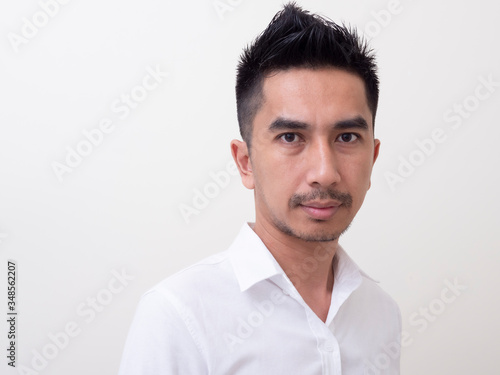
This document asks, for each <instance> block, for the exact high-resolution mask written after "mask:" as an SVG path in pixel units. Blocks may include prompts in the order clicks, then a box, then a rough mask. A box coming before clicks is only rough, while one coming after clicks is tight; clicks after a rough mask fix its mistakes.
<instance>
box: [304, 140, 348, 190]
mask: <svg viewBox="0 0 500 375" xmlns="http://www.w3.org/2000/svg"><path fill="white" fill-rule="evenodd" d="M306 157H307V165H308V171H307V182H308V184H309V185H310V186H312V187H316V188H320V187H321V188H328V187H331V186H332V185H334V184H336V183H338V182H340V174H339V170H338V164H337V160H336V157H335V153H334V150H333V145H332V144H330V142H328V141H327V140H325V141H318V142H315V143H312V144H310V146H309V149H308V153H307V156H306Z"/></svg>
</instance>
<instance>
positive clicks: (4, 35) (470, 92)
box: [0, 0, 500, 375]
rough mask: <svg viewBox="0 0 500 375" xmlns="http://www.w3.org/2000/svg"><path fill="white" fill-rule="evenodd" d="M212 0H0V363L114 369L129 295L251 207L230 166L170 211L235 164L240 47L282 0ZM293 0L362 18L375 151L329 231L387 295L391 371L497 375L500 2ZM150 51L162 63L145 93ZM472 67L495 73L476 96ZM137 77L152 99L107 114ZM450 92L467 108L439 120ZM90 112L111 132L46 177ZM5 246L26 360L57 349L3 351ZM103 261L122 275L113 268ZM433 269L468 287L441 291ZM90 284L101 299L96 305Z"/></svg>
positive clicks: (88, 123) (179, 264)
mask: <svg viewBox="0 0 500 375" xmlns="http://www.w3.org/2000/svg"><path fill="white" fill-rule="evenodd" d="M219 3H225V4H232V5H228V9H229V8H230V10H226V11H225V12H223V13H220V14H218V13H217V11H216V9H215V7H214V4H215V3H214V1H213V0H195V1H182V2H181V1H159V0H142V1H128V0H120V1H119V0H108V1H95V0H94V1H92V0H87V1H78V0H73V1H71V2H69V3H68V4H65V5H60V6H59V9H58V10H57V12H56V11H55V10H54V9H52V11H53V13H54V14H53V15H52V17H46V19H45V20H44V17H43V14H42V15H40V14H39V13H37V12H39V11H41V9H42V8H41V6H40V4H39V3H38V2H37V1H23V2H8V4H7V2H3V3H2V5H1V6H0V18H1V22H0V35H1V38H0V50H1V52H0V53H1V56H2V57H1V59H0V82H1V84H0V98H1V103H2V105H1V106H0V107H1V109H0V126H1V135H0V241H1V242H0V300H1V301H2V302H1V303H0V306H3V307H1V308H0V319H1V322H2V323H0V337H1V338H0V343H1V345H2V348H1V353H3V354H2V355H1V358H0V368H1V371H0V372H1V373H2V374H7V375H8V374H18V373H21V374H23V373H26V374H27V373H29V374H37V373H40V374H51V375H62V374H64V375H66V374H72V375H79V374H114V373H116V372H117V370H118V366H119V361H120V357H121V352H122V348H123V344H124V341H125V338H126V334H127V331H128V328H129V325H130V323H131V320H132V317H133V314H134V311H135V307H136V306H137V302H138V300H139V298H140V296H141V295H142V293H144V292H145V291H146V290H147V289H149V288H150V287H152V286H153V285H154V284H156V283H157V282H159V281H160V280H162V279H163V278H165V277H167V276H168V275H171V274H172V273H174V272H176V271H178V270H180V269H181V268H183V267H185V266H187V265H189V264H191V263H193V262H195V261H197V260H199V259H201V258H203V257H205V256H208V255H209V254H213V253H216V252H219V251H222V250H224V249H225V248H226V247H227V246H228V245H229V244H230V243H231V241H232V240H233V238H234V236H235V235H236V234H237V231H238V229H239V228H240V226H241V225H242V223H243V222H244V221H252V220H253V218H254V207H253V195H252V192H251V191H248V190H246V189H245V188H244V187H243V186H242V185H241V182H240V179H239V177H235V176H231V180H230V183H229V184H228V186H225V187H222V188H220V189H219V190H220V191H219V193H218V194H216V196H215V197H213V198H211V199H209V203H208V205H207V207H206V208H203V209H201V210H199V213H197V214H193V215H191V216H189V217H188V218H187V220H185V219H184V218H183V216H182V215H181V213H180V207H181V205H182V204H185V205H186V206H192V199H193V197H194V195H195V189H197V190H198V191H203V189H205V188H206V187H207V186H209V185H210V182H212V181H213V180H212V177H211V175H210V174H211V173H212V174H213V173H219V172H221V171H223V170H225V169H226V165H227V164H228V162H230V160H231V158H230V150H229V142H230V140H231V139H233V138H239V134H238V126H237V121H236V109H235V99H234V83H235V67H236V63H237V59H238V56H239V54H240V52H241V50H242V48H243V46H244V45H246V44H247V43H249V42H250V41H251V40H252V39H253V38H254V37H255V36H257V35H258V34H259V33H260V32H261V31H262V30H263V29H264V28H265V27H266V25H267V24H268V23H269V21H270V20H271V18H272V17H273V15H274V14H275V13H276V12H277V11H278V10H279V9H280V8H281V4H282V2H281V1H276V0H271V1H270V0H266V1H264V0H259V1H250V0H241V1H240V0H222V1H220V2H219ZM298 3H299V4H300V5H302V6H304V7H305V8H306V9H308V10H310V11H313V12H318V13H321V14H323V15H326V16H328V17H330V18H332V19H333V20H334V21H336V22H341V21H346V22H348V23H350V24H352V25H354V26H356V27H358V28H359V29H360V30H361V31H365V32H366V34H367V36H368V37H370V39H371V44H372V46H373V47H374V48H375V50H376V51H377V54H378V63H379V66H380V78H381V98H380V104H379V112H378V117H377V121H376V126H375V133H376V136H377V137H378V138H379V139H381V141H382V146H381V154H380V157H379V159H378V161H377V163H376V166H375V168H374V172H373V178H372V188H371V190H370V192H369V193H368V195H367V198H366V200H365V204H364V206H363V208H362V209H361V211H360V212H359V214H358V216H357V218H356V219H355V221H354V223H353V225H352V227H351V229H350V230H349V232H348V233H347V234H346V235H345V236H344V237H343V238H342V239H341V243H342V244H343V246H344V248H345V249H346V250H347V251H348V252H349V253H350V255H351V256H352V257H353V258H354V259H355V261H356V262H357V263H358V264H359V265H360V266H361V267H362V268H363V269H365V270H366V272H367V273H368V274H370V275H371V276H372V277H374V278H376V279H378V280H381V285H382V287H383V288H384V289H385V290H386V291H388V292H389V293H390V294H391V295H392V296H393V297H394V298H395V299H396V301H397V302H398V303H399V305H400V307H401V310H402V316H403V328H404V330H405V332H406V334H407V336H406V337H407V340H406V341H405V342H406V344H405V347H404V348H403V354H402V373H403V374H407V375H413V374H415V375H417V374H419V375H420V374H426V375H442V374H456V375H459V374H460V375H461V374H498V364H497V361H498V336H499V334H500V323H499V320H498V316H499V315H500V302H499V299H498V290H497V289H498V287H499V284H500V283H499V282H500V273H499V272H498V265H499V260H500V252H499V250H500V241H499V240H498V230H499V224H500V223H499V215H498V211H499V209H500V204H499V199H498V192H499V189H500V186H499V178H498V162H499V161H500V147H498V140H499V136H500V126H499V125H500V124H499V120H498V119H499V114H500V113H499V98H500V87H499V84H498V83H499V82H500V64H499V63H500V52H499V48H498V37H499V35H500V23H499V22H498V14H499V8H500V7H499V6H498V5H497V3H495V2H492V1H486V0H479V1H474V2H470V1H451V0H446V1H439V2H436V1H430V0H421V1H415V0H413V1H412V0H400V1H399V2H397V1H396V0H392V1H388V0H377V1H373V0H372V1H334V0H328V1H326V0H321V1H318V0H316V1H312V0H309V1H306V0H303V1H298ZM398 4H399V5H398ZM395 5H397V6H395ZM387 9H389V10H391V12H392V13H390V12H389V11H388V10H387ZM395 9H396V11H394V10H395ZM388 12H389V13H388ZM33 17H35V18H36V17H38V18H37V22H38V23H39V24H43V23H46V25H44V26H40V27H37V29H38V32H37V33H36V35H30V37H29V38H26V39H25V43H21V44H19V45H17V47H15V46H14V45H13V43H12V42H11V40H12V38H13V36H12V34H11V33H14V34H16V35H18V36H19V37H23V25H25V21H24V18H26V19H27V20H29V21H30V22H34V21H33ZM24 32H28V31H26V27H25V30H24ZM31 32H33V30H31ZM9 35H10V36H9ZM27 35H29V33H28V34H27ZM14 44H15V43H14ZM16 49H17V52H16ZM148 67H150V68H151V69H160V70H161V71H162V72H168V77H163V78H161V79H160V80H161V82H160V83H158V85H157V87H156V88H154V89H152V90H150V91H141V89H140V88H138V87H139V86H140V85H141V82H142V80H143V77H145V76H146V75H148ZM481 77H482V78H481ZM481 79H483V80H490V81H493V82H496V86H495V85H493V86H492V87H490V91H488V88H487V87H481V88H479V89H478V90H479V91H478V92H479V93H480V96H481V99H477V98H475V97H474V96H475V93H476V88H477V87H479V86H482V85H483V84H482V83H481ZM132 90H135V93H136V95H139V94H140V93H141V92H142V93H144V92H146V93H147V97H145V98H144V101H142V102H140V103H138V104H137V107H136V108H134V109H132V110H131V111H130V113H129V114H128V116H122V117H124V118H120V113H115V112H113V110H112V106H113V103H114V102H115V101H116V100H120V96H121V95H122V94H127V93H128V94H130V92H131V91H132ZM136 97H137V96H136ZM486 97H487V98H486ZM141 99H142V98H141ZM115 105H116V104H115ZM455 105H460V106H464V107H465V108H466V109H465V110H464V111H465V112H462V114H461V115H458V117H455V118H454V120H453V121H452V120H450V117H447V119H448V120H446V118H445V116H451V114H450V112H449V111H453V110H454V106H455ZM467 108H468V109H467ZM121 114H122V115H123V112H122V113H121ZM453 116H457V115H456V114H455V115H453ZM103 119H111V120H112V121H113V122H112V124H113V126H114V128H113V131H112V132H111V133H109V134H105V135H104V137H103V140H102V141H101V143H100V144H99V145H98V146H96V147H94V148H93V149H92V150H91V151H90V152H89V154H88V155H87V156H85V157H83V158H82V160H80V162H79V164H78V165H77V166H76V167H75V168H72V171H71V172H67V173H63V176H62V182H60V181H59V180H58V178H57V176H56V174H55V173H54V170H53V163H54V162H58V163H65V158H66V156H67V153H68V147H69V148H72V149H76V148H77V146H78V144H79V143H81V142H82V141H84V140H85V139H86V138H85V137H84V135H83V133H82V131H83V130H85V129H86V130H87V131H90V130H91V129H95V128H98V126H99V123H100V121H101V120H103ZM458 125H460V126H458ZM436 129H438V130H436ZM439 129H442V130H441V132H442V133H443V134H444V137H445V138H446V139H445V141H444V142H442V143H439V144H435V145H434V147H431V146H428V147H429V150H430V151H429V150H428V155H425V154H423V153H422V152H421V151H419V148H418V146H417V144H416V141H423V140H424V139H426V138H430V137H431V135H432V134H433V132H434V133H435V132H439V131H440V130H439ZM428 145H429V143H428ZM410 158H412V160H413V162H414V163H415V164H419V165H417V166H416V167H412V169H410V168H409V167H408V166H406V173H404V172H405V171H403V173H404V174H405V176H404V177H399V178H400V179H399V181H398V182H397V183H395V184H393V185H392V188H391V185H390V183H389V182H388V181H387V176H388V174H390V173H393V174H394V175H396V174H398V173H399V172H398V168H400V169H401V168H403V167H401V166H400V164H401V163H403V162H402V160H403V159H404V160H406V161H408V160H409V159H410ZM394 175H393V176H394ZM210 186H212V187H213V185H210ZM8 259H12V260H15V261H16V262H17V283H18V287H17V293H18V296H17V310H18V312H19V315H18V317H17V334H18V341H17V365H18V366H20V365H23V366H25V368H31V369H33V367H32V360H33V358H34V357H36V353H37V352H38V353H43V351H44V348H45V352H46V353H49V355H51V356H53V357H54V358H53V359H49V360H47V362H46V363H45V364H43V366H42V367H44V368H43V370H41V371H34V370H32V372H26V371H25V372H23V371H21V372H18V371H17V370H14V369H11V368H10V367H8V366H7V359H6V358H5V353H6V348H7V330H8V326H7V322H6V320H7V313H6V311H7V310H6V309H7V291H6V289H7V260H8ZM113 272H115V273H116V272H118V273H122V272H125V273H126V274H127V275H130V278H132V277H133V280H128V281H124V282H123V283H122V284H120V283H116V282H115V281H113V278H114V277H115V276H114V274H113ZM110 282H111V283H112V285H113V286H114V288H113V290H114V291H115V293H114V294H112V293H111V292H110V291H109V286H108V284H109V283H110ZM447 283H458V284H460V285H462V286H466V287H467V289H465V290H463V289H458V290H457V291H456V294H455V295H454V297H455V298H454V300H453V301H452V302H450V301H449V298H445V299H446V301H448V302H446V301H443V300H442V297H441V294H442V292H443V291H445V289H446V288H447ZM118 286H120V288H119V289H120V291H119V292H116V290H117V287H118ZM106 289H108V291H106ZM445 295H446V296H448V297H449V296H452V294H446V291H445ZM96 297H98V298H100V301H101V302H104V304H99V302H97V303H98V305H95V306H97V308H92V307H90V306H89V305H88V303H89V302H88V301H89V300H88V298H96ZM221 308H223V307H221ZM89 309H92V311H94V312H95V317H94V319H93V320H91V321H88V320H90V316H91V314H90V312H89ZM423 309H427V310H428V311H429V312H428V313H425V312H424V310H423ZM96 310H102V311H96ZM84 312H86V313H84ZM426 314H427V315H426ZM70 322H73V323H74V325H76V327H77V331H78V335H76V337H72V338H70V339H69V340H68V342H63V344H61V345H62V346H63V348H61V349H58V350H57V352H56V353H55V352H54V350H52V351H51V350H50V348H51V347H50V346H49V345H52V344H51V343H52V341H51V339H50V338H49V335H50V334H54V335H57V333H58V332H61V331H63V330H64V329H65V327H66V326H67V324H68V323H70ZM52 348H53V347H52Z"/></svg>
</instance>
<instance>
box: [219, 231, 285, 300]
mask: <svg viewBox="0 0 500 375" xmlns="http://www.w3.org/2000/svg"><path fill="white" fill-rule="evenodd" d="M250 225H251V224H250V223H244V224H243V226H242V227H241V229H240V232H239V234H238V236H237V237H236V239H235V240H234V241H233V243H232V244H231V246H230V247H229V253H230V254H231V263H232V265H233V269H234V272H235V274H236V278H237V279H238V283H239V285H240V289H241V291H242V292H243V291H245V290H247V289H248V288H250V287H251V286H252V285H254V284H256V283H258V282H259V281H262V280H265V279H268V278H270V277H271V276H274V275H278V274H281V273H283V271H282V269H281V267H280V266H279V264H278V262H276V260H275V259H274V257H273V256H272V254H271V253H270V252H269V250H268V249H267V247H266V245H264V243H263V242H262V240H261V239H260V237H259V236H258V235H257V233H255V232H254V231H253V229H252V228H251V227H250Z"/></svg>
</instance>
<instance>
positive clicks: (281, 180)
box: [253, 156, 298, 205]
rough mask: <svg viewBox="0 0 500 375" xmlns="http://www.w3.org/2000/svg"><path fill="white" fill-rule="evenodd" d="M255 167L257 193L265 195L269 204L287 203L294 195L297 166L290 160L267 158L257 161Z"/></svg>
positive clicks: (263, 157)
mask: <svg viewBox="0 0 500 375" xmlns="http://www.w3.org/2000/svg"><path fill="white" fill-rule="evenodd" d="M253 166H254V171H253V174H254V181H255V188H256V189H257V193H260V194H263V195H264V196H265V197H266V201H267V202H268V203H269V204H272V205H275V204H277V203H279V202H286V203H287V202H288V199H289V198H290V197H291V196H292V195H293V193H294V191H293V188H294V179H295V178H296V172H297V169H298V168H296V167H297V166H296V165H294V164H293V163H290V162H289V161H288V160H277V159H276V158H270V157H267V158H266V157H265V156H261V157H260V158H259V159H258V160H255V163H254V164H253ZM287 204H288V203H287Z"/></svg>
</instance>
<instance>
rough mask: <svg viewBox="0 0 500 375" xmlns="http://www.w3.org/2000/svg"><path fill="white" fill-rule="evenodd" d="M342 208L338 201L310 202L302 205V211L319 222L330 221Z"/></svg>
mask: <svg viewBox="0 0 500 375" xmlns="http://www.w3.org/2000/svg"><path fill="white" fill-rule="evenodd" d="M340 206H341V203H340V202H337V201H323V202H308V203H304V204H301V205H300V208H301V209H302V211H304V212H305V213H306V214H308V215H309V216H310V217H312V218H314V219H317V220H328V219H330V218H331V217H332V216H333V215H335V213H336V212H337V210H338V208H339V207H340Z"/></svg>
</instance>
